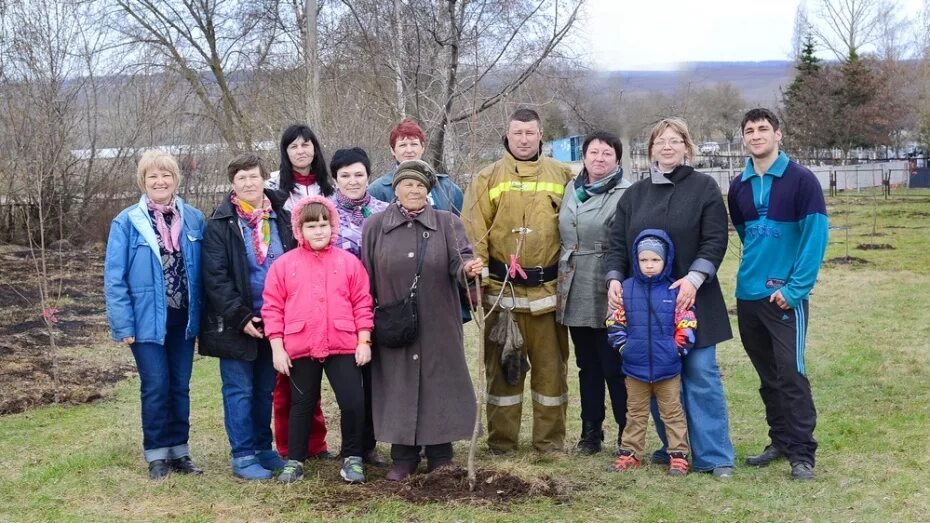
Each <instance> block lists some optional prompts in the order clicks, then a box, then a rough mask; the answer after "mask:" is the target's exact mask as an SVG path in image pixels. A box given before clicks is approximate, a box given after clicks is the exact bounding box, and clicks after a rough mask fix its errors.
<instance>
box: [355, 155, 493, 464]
mask: <svg viewBox="0 0 930 523" xmlns="http://www.w3.org/2000/svg"><path fill="white" fill-rule="evenodd" d="M435 183H436V175H435V173H434V172H433V169H432V168H431V167H430V166H429V165H428V164H426V163H425V162H422V161H420V160H410V161H405V162H402V163H401V164H400V165H399V166H398V169H397V172H396V174H395V175H394V180H393V185H394V192H395V194H396V196H397V201H396V202H395V204H393V205H390V206H389V207H388V208H387V209H386V210H385V211H384V212H381V213H378V214H375V215H373V216H371V217H370V218H368V220H366V221H365V225H364V230H363V233H362V262H363V263H364V265H365V268H366V269H367V270H368V274H369V275H370V276H371V285H372V295H373V296H374V298H375V301H376V303H379V304H382V305H383V304H388V303H392V302H395V301H397V300H400V299H402V298H403V297H404V296H406V295H407V293H408V292H409V289H410V285H411V283H412V282H413V278H414V274H415V273H416V266H417V257H418V256H419V252H420V246H421V244H422V242H424V241H426V242H427V244H426V250H425V254H424V257H423V268H422V271H421V274H420V280H419V283H418V298H417V299H418V303H417V307H418V308H417V310H418V315H419V322H420V323H419V333H418V337H417V339H416V341H415V342H413V343H412V344H411V345H409V346H406V347H401V348H388V347H384V346H381V345H380V344H379V343H378V334H377V333H378V326H377V324H376V325H375V342H374V350H373V352H372V362H371V365H372V369H371V373H372V392H373V394H372V396H373V405H372V410H373V415H374V425H375V437H376V438H377V439H378V441H385V442H388V443H391V458H392V460H393V462H394V465H393V468H392V469H391V471H390V472H389V473H388V476H387V478H388V479H389V480H393V481H400V480H402V479H404V478H406V477H407V476H409V475H410V474H412V473H413V472H414V471H415V470H416V468H417V465H418V463H419V461H420V447H421V446H425V447H426V459H427V465H428V470H435V469H436V468H437V467H441V466H443V465H447V464H450V463H451V461H452V443H451V442H452V441H455V440H461V439H467V438H469V437H471V433H472V430H473V428H474V423H475V392H474V389H473V388H472V383H471V377H470V376H469V373H468V365H467V363H466V361H465V347H464V342H463V334H462V321H461V309H460V308H459V298H458V290H457V287H456V285H457V283H461V284H464V283H465V278H466V277H468V278H473V277H475V276H476V275H478V274H479V273H480V272H481V269H482V263H481V260H479V259H476V258H474V256H473V254H472V248H471V245H469V243H468V240H467V239H466V236H465V229H464V227H463V226H462V222H461V221H460V220H459V218H458V217H457V216H455V215H454V214H452V213H450V212H447V211H438V210H435V209H433V208H432V207H430V206H429V205H428V204H427V195H428V194H429V191H430V189H432V188H433V186H434V185H435Z"/></svg>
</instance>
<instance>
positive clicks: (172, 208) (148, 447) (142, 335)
mask: <svg viewBox="0 0 930 523" xmlns="http://www.w3.org/2000/svg"><path fill="white" fill-rule="evenodd" d="M180 177H181V176H180V169H179V168H178V163H177V162H176V161H175V159H174V158H173V157H172V156H171V155H169V154H167V153H165V152H162V151H156V150H151V151H146V153H145V154H143V155H142V158H141V159H140V160H139V165H138V167H137V169H136V182H137V183H138V185H139V187H140V188H141V189H142V190H143V192H144V194H143V195H142V198H140V199H139V203H137V204H135V205H132V206H130V207H128V208H126V209H124V210H123V211H122V212H120V213H119V214H118V215H117V216H116V218H114V219H113V223H112V224H111V225H110V237H109V240H108V241H107V254H106V261H105V265H104V275H103V276H104V293H105V295H106V301H107V321H108V322H109V324H110V331H111V335H112V337H113V340H114V341H118V342H120V343H125V344H126V345H129V347H130V349H131V350H132V355H133V357H134V358H135V360H136V367H137V368H138V370H139V378H140V382H141V384H140V390H141V395H142V448H143V450H144V456H145V460H146V461H147V462H148V464H149V477H150V478H151V479H154V480H160V479H163V478H165V477H166V476H167V475H168V473H169V471H172V470H173V471H176V472H180V473H184V474H202V473H203V471H202V470H201V469H200V468H199V467H197V466H196V465H195V464H194V462H193V461H192V460H191V457H190V451H189V449H188V445H187V441H188V434H189V432H190V423H189V417H190V394H189V391H190V386H189V384H190V378H191V367H192V363H193V357H194V338H195V337H196V336H197V333H198V331H199V330H200V309H201V306H200V305H201V282H200V243H201V240H202V239H203V231H204V217H203V213H201V212H200V211H199V210H197V209H195V208H194V207H192V206H190V205H188V204H186V203H184V201H183V200H182V199H181V198H180V197H178V196H177V195H176V194H175V192H176V190H177V188H178V183H179V182H180Z"/></svg>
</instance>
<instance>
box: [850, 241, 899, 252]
mask: <svg viewBox="0 0 930 523" xmlns="http://www.w3.org/2000/svg"><path fill="white" fill-rule="evenodd" d="M856 248H857V249H859V250H860V251H885V250H894V245H891V244H890V243H860V244H859V245H856Z"/></svg>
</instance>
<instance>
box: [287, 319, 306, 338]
mask: <svg viewBox="0 0 930 523" xmlns="http://www.w3.org/2000/svg"><path fill="white" fill-rule="evenodd" d="M305 323H306V322H304V321H294V322H291V323H288V324H287V325H285V326H284V334H285V335H287V334H294V333H297V332H300V331H302V330H304V324H305Z"/></svg>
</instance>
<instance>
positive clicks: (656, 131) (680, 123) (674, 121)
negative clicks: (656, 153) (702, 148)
mask: <svg viewBox="0 0 930 523" xmlns="http://www.w3.org/2000/svg"><path fill="white" fill-rule="evenodd" d="M666 129H671V130H673V131H675V132H676V133H678V135H679V136H681V139H682V140H684V141H685V148H686V149H687V150H688V151H687V153H686V154H685V158H687V159H689V160H690V159H693V158H694V154H695V151H696V150H697V147H695V145H694V140H692V139H691V133H690V132H689V131H688V124H686V123H685V121H684V120H682V119H681V118H663V119H661V120H659V121H658V123H656V124H655V126H654V127H653V128H652V133H651V134H650V135H649V160H650V161H651V160H652V159H653V158H652V145H653V144H654V143H655V141H656V138H658V137H659V135H661V134H662V133H664V132H665V130H666Z"/></svg>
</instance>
